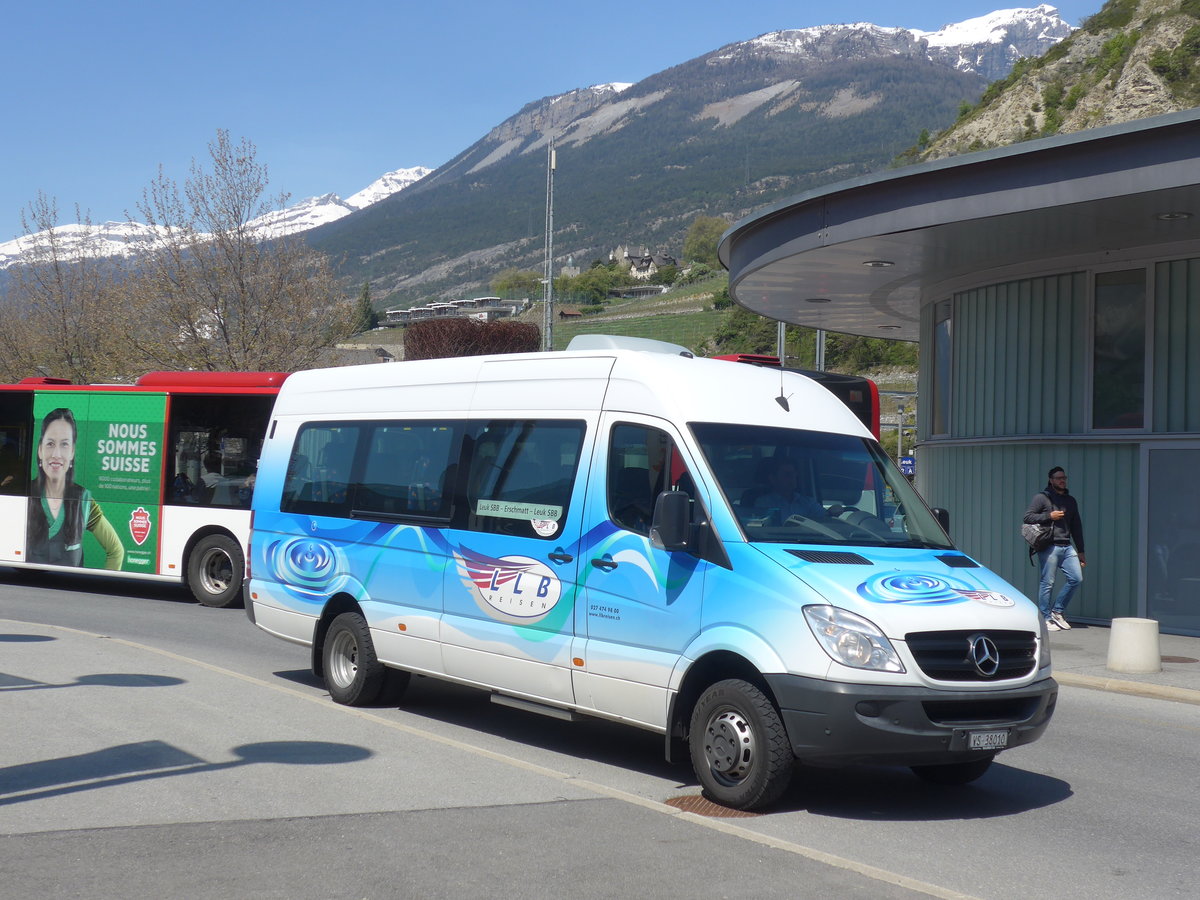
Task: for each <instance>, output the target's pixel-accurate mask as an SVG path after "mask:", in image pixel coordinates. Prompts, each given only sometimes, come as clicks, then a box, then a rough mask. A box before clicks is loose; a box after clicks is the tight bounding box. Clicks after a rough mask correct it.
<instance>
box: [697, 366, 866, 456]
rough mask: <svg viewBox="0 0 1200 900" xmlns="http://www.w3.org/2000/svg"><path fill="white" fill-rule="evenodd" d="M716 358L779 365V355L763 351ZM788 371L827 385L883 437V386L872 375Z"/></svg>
mask: <svg viewBox="0 0 1200 900" xmlns="http://www.w3.org/2000/svg"><path fill="white" fill-rule="evenodd" d="M713 358H714V359H727V360H730V361H732V362H744V363H750V364H752V365H756V366H772V367H774V368H779V357H778V356H766V355H763V354H759V353H733V354H730V355H728V356H716V357H713ZM787 371H788V372H797V373H799V374H801V375H806V376H808V377H809V378H811V379H812V380H813V381H816V382H818V383H820V384H821V385H823V386H824V387H825V388H827V389H828V390H829V391H830V392H831V393H833V394H834V395H835V396H836V397H837V398H838V399H839V400H841V401H842V402H843V403H845V404H846V405H847V406H848V407H850V411H851V412H853V413H854V414H855V415H856V416H858V418H859V420H860V421H861V422H862V423H863V424H864V425H866V426H867V428H869V429H871V434H873V435H875V440H879V387H878V386H877V385H876V384H875V382H873V381H872V380H871V379H870V378H863V377H862V376H860V375H839V374H837V373H836V372H810V371H809V370H808V369H793V368H788V369H787Z"/></svg>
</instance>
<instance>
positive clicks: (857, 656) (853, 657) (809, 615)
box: [804, 606, 904, 672]
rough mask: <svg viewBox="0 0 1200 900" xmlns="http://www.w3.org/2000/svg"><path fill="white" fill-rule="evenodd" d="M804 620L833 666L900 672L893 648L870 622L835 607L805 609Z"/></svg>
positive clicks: (898, 661)
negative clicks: (836, 664)
mask: <svg viewBox="0 0 1200 900" xmlns="http://www.w3.org/2000/svg"><path fill="white" fill-rule="evenodd" d="M804 618H805V619H806V620H807V621H808V627H809V628H811V629H812V633H813V634H814V635H816V638H817V642H818V643H819V644H820V645H821V648H822V649H823V650H824V651H825V652H826V653H828V654H829V656H830V658H831V659H833V661H834V662H838V663H841V664H842V665H844V666H851V667H853V668H855V669H874V670H876V671H878V672H903V671H904V663H902V662H900V657H899V656H898V655H897V654H896V650H895V648H894V647H893V646H892V643H891V641H889V640H888V639H887V638H886V637H885V636H884V634H883V632H882V631H880V630H879V628H878V626H876V625H875V624H874V623H873V622H871V621H869V620H867V619H864V618H863V617H862V616H858V615H855V614H854V613H852V612H847V611H846V610H844V609H838V608H837V607H836V606H806V607H804Z"/></svg>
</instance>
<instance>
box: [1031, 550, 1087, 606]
mask: <svg viewBox="0 0 1200 900" xmlns="http://www.w3.org/2000/svg"><path fill="white" fill-rule="evenodd" d="M1038 563H1039V566H1040V568H1041V573H1042V580H1041V584H1039V585H1038V608H1039V609H1040V610H1041V611H1042V615H1043V616H1049V615H1050V613H1052V612H1056V613H1061V612H1063V611H1064V610H1065V609H1066V608H1067V604H1068V603H1070V602H1071V598H1072V597H1074V596H1075V592H1076V591H1077V590H1079V585H1080V584H1082V583H1083V566H1081V565H1079V554H1077V553H1076V552H1075V548H1074V547H1072V546H1071V545H1069V544H1067V545H1066V546H1063V545H1061V544H1051V545H1050V546H1049V547H1047V548H1046V549H1045V550H1042V551H1040V552H1039V553H1038ZM1059 569H1062V573H1063V579H1064V580H1063V586H1062V590H1060V591H1059V592H1058V598H1057V599H1056V600H1055V601H1054V606H1053V607H1051V606H1050V591H1051V589H1053V587H1054V576H1055V574H1057V572H1058V570H1059Z"/></svg>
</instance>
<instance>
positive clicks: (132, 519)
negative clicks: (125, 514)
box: [129, 506, 150, 547]
mask: <svg viewBox="0 0 1200 900" xmlns="http://www.w3.org/2000/svg"><path fill="white" fill-rule="evenodd" d="M129 534H130V536H131V537H132V538H133V540H134V542H135V543H136V544H137V545H138V546H139V547H140V546H142V544H144V543H146V538H148V537H150V513H148V512H146V510H145V508H144V507H141V506H139V507H138V508H137V509H135V510H134V511H133V512H132V513H130V515H129Z"/></svg>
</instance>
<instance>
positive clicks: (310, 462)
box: [280, 424, 361, 516]
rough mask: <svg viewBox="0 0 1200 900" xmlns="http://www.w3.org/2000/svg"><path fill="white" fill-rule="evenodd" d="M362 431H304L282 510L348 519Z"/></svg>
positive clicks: (339, 428)
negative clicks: (356, 454) (356, 453)
mask: <svg viewBox="0 0 1200 900" xmlns="http://www.w3.org/2000/svg"><path fill="white" fill-rule="evenodd" d="M360 431H361V429H360V427H359V426H357V425H326V424H320V425H307V426H305V427H303V428H301V429H300V433H299V434H298V435H297V436H296V444H295V446H294V447H293V448H292V456H291V458H290V459H289V460H288V470H287V476H286V478H285V480H284V486H283V498H282V500H281V502H280V509H281V510H283V511H284V512H298V513H304V514H306V515H314V516H345V515H347V513H348V512H349V500H350V490H349V489H350V484H351V481H350V479H351V466H352V465H353V464H354V454H355V450H356V448H357V444H358V436H359V432H360ZM314 460H315V461H314Z"/></svg>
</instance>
